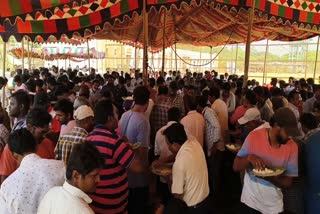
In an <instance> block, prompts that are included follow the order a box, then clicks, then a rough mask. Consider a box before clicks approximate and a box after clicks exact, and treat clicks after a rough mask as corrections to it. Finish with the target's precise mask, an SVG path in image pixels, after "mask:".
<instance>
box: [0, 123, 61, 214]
mask: <svg viewBox="0 0 320 214" xmlns="http://www.w3.org/2000/svg"><path fill="white" fill-rule="evenodd" d="M8 144H9V149H10V150H11V152H12V153H13V155H14V157H15V158H16V160H17V161H18V163H19V164H20V166H19V168H18V169H17V170H16V171H15V172H14V173H12V174H11V175H10V176H9V177H8V178H7V179H6V180H5V181H4V182H3V183H2V185H1V189H0V213H5V214H11V213H14V214H15V213H17V214H20V213H23V214H34V213H37V210H38V206H39V203H40V200H41V199H42V198H43V196H44V195H45V194H46V193H47V192H48V191H49V189H50V188H52V187H54V186H57V185H62V184H63V181H64V173H65V170H64V164H63V162H62V161H57V160H49V159H42V158H40V157H39V156H38V155H36V154H35V151H36V147H37V143H36V141H35V139H34V138H33V135H32V134H31V133H30V132H29V131H28V130H27V129H19V130H16V131H14V132H13V133H12V134H11V135H10V137H9V143H8Z"/></svg>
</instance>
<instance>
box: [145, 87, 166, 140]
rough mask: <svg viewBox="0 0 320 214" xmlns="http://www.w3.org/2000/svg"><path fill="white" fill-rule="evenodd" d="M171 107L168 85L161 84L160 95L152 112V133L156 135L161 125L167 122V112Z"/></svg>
mask: <svg viewBox="0 0 320 214" xmlns="http://www.w3.org/2000/svg"><path fill="white" fill-rule="evenodd" d="M170 107H171V105H170V102H169V98H168V87H167V86H160V87H159V88H158V96H157V100H156V103H155V105H154V106H153V109H152V111H151V114H150V125H151V135H153V136H155V134H156V132H157V131H158V130H159V129H160V128H161V127H163V126H164V125H166V124H167V122H168V116H167V114H168V110H169V109H170ZM153 138H154V137H153ZM153 138H151V139H153Z"/></svg>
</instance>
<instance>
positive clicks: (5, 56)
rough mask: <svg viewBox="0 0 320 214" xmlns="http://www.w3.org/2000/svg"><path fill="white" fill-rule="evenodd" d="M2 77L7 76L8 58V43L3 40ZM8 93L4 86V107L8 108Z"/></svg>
mask: <svg viewBox="0 0 320 214" xmlns="http://www.w3.org/2000/svg"><path fill="white" fill-rule="evenodd" d="M2 57H3V58H2V77H3V78H5V77H6V58H7V43H6V42H3V54H2ZM5 96H6V93H5V86H2V100H1V102H2V107H3V108H6V107H7V106H5V104H6V103H5V101H6V97H5Z"/></svg>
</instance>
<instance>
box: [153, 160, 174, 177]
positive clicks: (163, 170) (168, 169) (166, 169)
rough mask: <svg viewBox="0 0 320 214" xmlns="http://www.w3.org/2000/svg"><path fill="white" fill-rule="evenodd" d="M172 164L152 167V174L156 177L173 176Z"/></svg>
mask: <svg viewBox="0 0 320 214" xmlns="http://www.w3.org/2000/svg"><path fill="white" fill-rule="evenodd" d="M172 165H173V164H172V163H166V164H161V165H156V166H154V167H152V172H153V173H154V174H156V175H161V176H167V175H171V174H172Z"/></svg>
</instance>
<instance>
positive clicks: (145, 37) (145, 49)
mask: <svg viewBox="0 0 320 214" xmlns="http://www.w3.org/2000/svg"><path fill="white" fill-rule="evenodd" d="M142 14H143V80H144V84H145V85H147V83H148V35H149V34H148V13H147V0H143V11H142Z"/></svg>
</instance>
